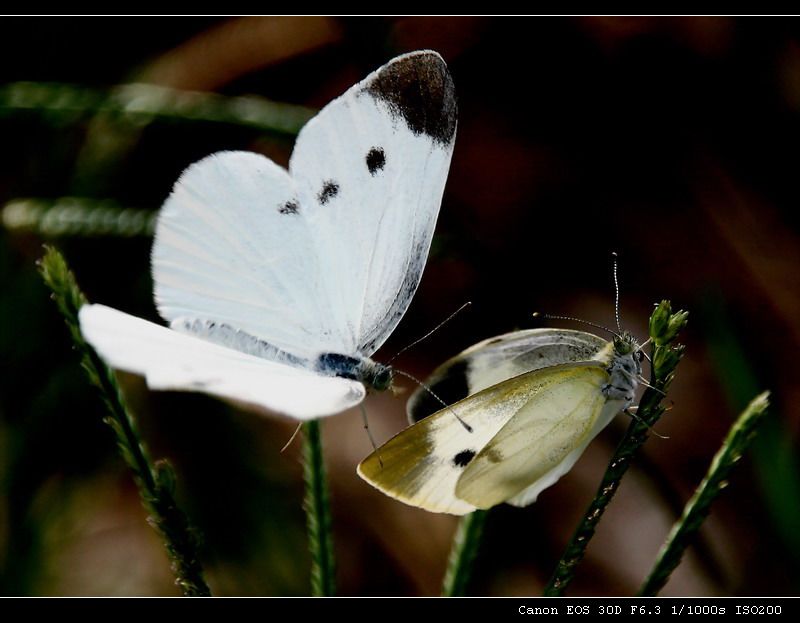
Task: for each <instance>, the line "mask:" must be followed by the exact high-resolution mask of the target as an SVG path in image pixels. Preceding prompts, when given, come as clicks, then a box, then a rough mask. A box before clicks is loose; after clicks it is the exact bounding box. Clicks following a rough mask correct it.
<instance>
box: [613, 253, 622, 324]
mask: <svg viewBox="0 0 800 623" xmlns="http://www.w3.org/2000/svg"><path fill="white" fill-rule="evenodd" d="M611 257H612V258H614V259H613V260H612V265H613V266H614V317H615V318H616V319H617V331H619V332H620V333H622V323H621V322H620V320H619V278H618V277H617V257H618V256H617V252H616V251H613V252H612V253H611Z"/></svg>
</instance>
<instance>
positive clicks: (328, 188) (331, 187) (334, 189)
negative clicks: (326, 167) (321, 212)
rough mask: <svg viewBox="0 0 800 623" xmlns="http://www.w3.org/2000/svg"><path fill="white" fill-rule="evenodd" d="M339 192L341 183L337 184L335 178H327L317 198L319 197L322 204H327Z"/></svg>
mask: <svg viewBox="0 0 800 623" xmlns="http://www.w3.org/2000/svg"><path fill="white" fill-rule="evenodd" d="M338 194H339V184H337V183H336V182H334V181H333V180H327V181H326V182H325V183H324V184H322V190H320V191H319V195H317V199H319V202H320V203H321V204H322V205H325V204H326V203H328V202H329V201H330V200H331V199H333V198H334V197H335V196H336V195H338Z"/></svg>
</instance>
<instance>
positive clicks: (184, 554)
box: [39, 247, 211, 597]
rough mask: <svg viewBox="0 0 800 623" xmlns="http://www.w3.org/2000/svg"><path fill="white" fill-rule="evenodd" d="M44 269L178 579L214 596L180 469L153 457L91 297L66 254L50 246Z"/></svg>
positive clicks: (188, 588)
mask: <svg viewBox="0 0 800 623" xmlns="http://www.w3.org/2000/svg"><path fill="white" fill-rule="evenodd" d="M39 271H40V272H41V274H42V278H43V279H44V281H45V283H46V284H47V286H48V287H49V288H50V290H51V292H52V298H53V300H54V301H55V303H56V305H57V306H58V309H59V311H60V312H61V315H62V316H63V317H64V322H65V323H66V325H67V328H68V329H69V332H70V335H71V337H72V342H73V344H74V346H75V349H76V350H77V351H78V353H79V354H80V357H81V365H82V367H83V369H84V370H85V371H86V374H87V376H88V377H89V380H90V382H91V383H92V384H93V385H95V386H96V387H97V388H98V389H99V390H100V393H101V395H102V397H103V401H104V402H105V404H106V407H107V408H108V415H107V416H106V417H105V418H104V422H105V423H106V424H108V425H109V426H110V427H111V429H112V430H113V431H114V435H115V437H116V441H117V448H118V449H119V452H120V454H121V455H122V458H123V459H124V460H125V462H126V463H127V465H128V467H129V468H130V469H131V472H132V473H133V478H134V480H135V481H136V485H137V487H138V489H139V496H140V497H141V500H142V504H143V505H144V507H145V509H146V510H147V512H148V515H149V516H148V519H147V520H148V523H150V524H151V525H152V526H153V527H154V528H155V529H156V530H157V531H158V532H159V534H160V535H161V538H162V540H163V541H164V545H165V547H166V550H167V553H168V555H169V557H170V560H171V563H172V571H173V573H174V575H175V582H176V584H177V585H178V586H179V587H180V589H181V591H182V592H183V594H184V595H186V596H196V597H200V596H209V595H210V594H211V592H210V590H209V588H208V585H207V584H206V582H205V579H204V578H203V569H202V566H201V564H200V559H199V556H198V539H197V535H196V533H195V532H194V530H193V529H192V527H191V526H190V525H189V521H188V520H187V518H186V515H185V514H184V513H183V511H182V510H181V509H180V508H179V507H178V505H177V503H176V501H175V480H176V479H175V472H174V471H173V469H172V467H171V466H170V465H169V463H168V462H167V461H163V460H161V461H156V462H155V463H153V462H152V460H151V459H150V457H149V456H148V453H147V450H146V449H145V447H144V445H143V444H142V442H141V440H140V437H139V434H138V432H137V430H136V425H135V423H134V420H133V417H132V416H131V413H130V411H129V410H128V408H127V406H126V404H125V400H124V397H123V395H122V390H121V388H120V386H119V384H118V383H117V379H116V377H115V376H114V372H113V371H112V370H111V369H110V368H109V367H108V366H106V365H105V363H103V361H102V360H101V359H100V357H99V356H98V355H97V353H96V352H95V351H94V349H92V348H91V347H90V346H89V345H88V344H87V343H86V341H85V340H84V339H83V335H82V334H81V330H80V324H79V321H78V312H79V311H80V308H81V307H82V306H83V305H84V304H85V303H86V297H85V296H84V295H83V293H82V292H81V290H80V288H79V287H78V284H77V282H76V281H75V277H74V275H73V274H72V272H71V271H70V270H69V267H68V266H67V263H66V261H65V260H64V257H63V256H62V255H61V253H59V252H58V251H57V250H56V249H55V248H52V247H47V248H46V252H45V255H44V257H43V258H42V259H41V260H40V261H39Z"/></svg>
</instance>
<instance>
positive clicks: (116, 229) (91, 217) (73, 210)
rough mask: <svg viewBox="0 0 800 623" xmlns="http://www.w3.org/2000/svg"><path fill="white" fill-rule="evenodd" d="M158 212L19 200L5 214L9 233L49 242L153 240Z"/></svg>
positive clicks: (100, 202) (75, 201)
mask: <svg viewBox="0 0 800 623" xmlns="http://www.w3.org/2000/svg"><path fill="white" fill-rule="evenodd" d="M157 214H158V212H157V211H155V210H141V209H134V208H124V207H122V206H120V205H119V204H118V203H117V202H116V201H114V200H113V199H91V198H88V197H60V198H58V199H42V198H20V199H14V200H12V201H9V202H8V203H7V204H6V205H5V206H4V207H3V210H2V223H3V225H4V226H5V228H6V229H8V230H9V231H30V232H35V233H37V234H41V235H42V236H46V237H49V238H55V237H60V236H83V237H97V236H120V237H133V236H152V235H153V231H154V230H155V223H156V215H157Z"/></svg>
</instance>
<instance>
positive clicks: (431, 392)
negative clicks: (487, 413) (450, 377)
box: [394, 368, 472, 433]
mask: <svg viewBox="0 0 800 623" xmlns="http://www.w3.org/2000/svg"><path fill="white" fill-rule="evenodd" d="M394 371H395V372H397V374H400V375H402V376H404V377H406V378H408V379H411V380H412V381H414V382H415V383H416V384H417V385H419V386H420V387H421V388H422V389H424V390H425V391H426V392H428V393H429V394H430V395H431V396H433V397H434V398H435V399H436V400H437V401H438V402H439V403H441V405H442V406H443V407H444V408H445V409H447V410H448V411H450V413H452V414H453V415H454V416H456V419H457V420H458V422H459V424H461V426H463V427H464V430H466V431H467V432H468V433H471V432H472V426H470V425H469V424H467V423H466V422H465V421H464V420H462V419H461V417H460V416H459V415H458V413H456V411H455V409H453V407H451V406H450V405H448V404H447V403H446V402H445V401H444V400H442V399H441V398H439V396H437V395H436V392H434V391H433V390H432V389H431V388H430V387H428V386H427V385H425V383H423V382H422V381H420V380H419V379H418V378H416V377H414V376H411V375H410V374H409V373H408V372H403V371H402V370H398V369H397V368H395V369H394Z"/></svg>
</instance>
